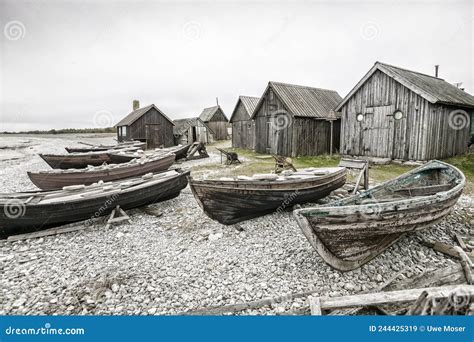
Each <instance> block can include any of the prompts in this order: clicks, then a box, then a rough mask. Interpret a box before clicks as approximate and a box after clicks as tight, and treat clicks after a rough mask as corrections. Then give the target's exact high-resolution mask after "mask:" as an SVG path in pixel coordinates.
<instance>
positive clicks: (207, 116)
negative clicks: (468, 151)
mask: <svg viewBox="0 0 474 342" xmlns="http://www.w3.org/2000/svg"><path fill="white" fill-rule="evenodd" d="M219 109H220V110H221V112H222V115H224V117H225V119H226V120H227V117H226V116H225V114H224V111H223V110H222V108H221V107H220V106H219V105H217V106H214V107H209V108H204V109H203V110H202V113H201V115H199V119H201V120H202V121H203V122H207V121H210V120H211V119H212V117H213V116H214V114H216V112H217V111H218V110H219ZM227 121H228V120H227Z"/></svg>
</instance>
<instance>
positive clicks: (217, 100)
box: [216, 97, 219, 105]
mask: <svg viewBox="0 0 474 342" xmlns="http://www.w3.org/2000/svg"><path fill="white" fill-rule="evenodd" d="M216 103H217V105H219V98H218V97H216Z"/></svg>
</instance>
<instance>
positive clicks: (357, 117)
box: [356, 113, 364, 122]
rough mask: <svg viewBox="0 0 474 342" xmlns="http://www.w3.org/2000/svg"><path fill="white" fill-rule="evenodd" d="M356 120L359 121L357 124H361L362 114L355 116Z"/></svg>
mask: <svg viewBox="0 0 474 342" xmlns="http://www.w3.org/2000/svg"><path fill="white" fill-rule="evenodd" d="M356 120H357V121H359V122H361V121H362V120H364V114H361V113H359V114H357V116H356Z"/></svg>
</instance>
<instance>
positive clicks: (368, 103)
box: [336, 62, 474, 160]
mask: <svg viewBox="0 0 474 342" xmlns="http://www.w3.org/2000/svg"><path fill="white" fill-rule="evenodd" d="M473 108H474V97H473V96H472V95H470V94H468V93H466V92H465V91H463V90H461V89H459V88H457V87H456V86H454V85H452V84H450V83H448V82H446V81H445V80H443V79H441V78H438V77H435V76H430V75H426V74H422V73H419V72H416V71H410V70H406V69H402V68H399V67H395V66H392V65H388V64H384V63H380V62H376V63H375V65H374V66H373V67H372V68H371V69H370V70H369V72H368V73H367V74H366V75H365V76H364V77H363V78H362V79H361V80H360V81H359V83H357V84H356V86H355V87H354V88H353V89H352V90H351V91H350V92H349V94H348V95H347V96H346V97H345V98H344V100H343V101H342V102H341V103H340V104H339V105H338V107H337V108H336V111H340V112H341V118H342V128H341V145H342V146H341V152H342V154H344V155H353V156H366V157H378V158H387V159H398V160H430V159H436V158H445V157H450V156H455V155H460V154H464V153H466V151H467V141H468V135H469V127H468V126H469V124H468V123H469V121H470V120H469V117H470V116H471V115H472V110H473Z"/></svg>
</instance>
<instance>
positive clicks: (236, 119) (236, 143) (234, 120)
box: [229, 96, 260, 150]
mask: <svg viewBox="0 0 474 342" xmlns="http://www.w3.org/2000/svg"><path fill="white" fill-rule="evenodd" d="M259 99H260V98H258V97H251V96H239V99H238V100H237V104H236V105H235V108H234V111H233V112H232V115H231V117H230V120H229V122H230V123H231V124H232V147H238V148H248V149H251V150H253V149H254V148H255V121H253V120H252V119H251V118H250V117H251V116H252V114H253V111H254V110H255V107H257V103H258V100H259Z"/></svg>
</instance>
